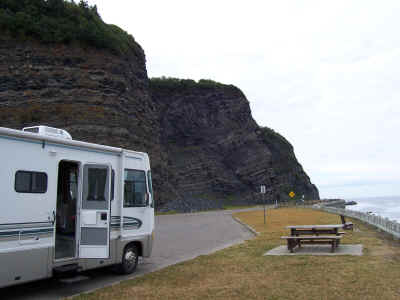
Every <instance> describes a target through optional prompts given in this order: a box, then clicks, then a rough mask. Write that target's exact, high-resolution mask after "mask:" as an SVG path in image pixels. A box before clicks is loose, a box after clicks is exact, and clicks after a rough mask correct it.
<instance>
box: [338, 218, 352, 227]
mask: <svg viewBox="0 0 400 300" xmlns="http://www.w3.org/2000/svg"><path fill="white" fill-rule="evenodd" d="M340 220H342V224H343V229H346V230H347V229H348V230H353V223H352V222H346V219H345V217H344V216H343V215H340Z"/></svg>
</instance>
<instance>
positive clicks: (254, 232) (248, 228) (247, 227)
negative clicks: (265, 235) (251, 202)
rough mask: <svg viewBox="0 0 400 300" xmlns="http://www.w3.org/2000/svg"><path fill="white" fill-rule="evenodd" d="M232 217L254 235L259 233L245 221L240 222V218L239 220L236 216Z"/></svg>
mask: <svg viewBox="0 0 400 300" xmlns="http://www.w3.org/2000/svg"><path fill="white" fill-rule="evenodd" d="M232 219H234V220H235V221H236V222H238V223H239V224H240V225H242V226H244V227H245V228H246V229H247V230H248V231H250V232H251V233H252V234H254V235H255V236H258V235H260V233H259V232H258V231H256V230H255V229H254V228H253V227H251V226H249V225H247V224H246V223H244V222H242V220H240V219H239V218H238V217H235V216H234V215H232Z"/></svg>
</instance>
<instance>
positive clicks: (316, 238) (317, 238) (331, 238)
mask: <svg viewBox="0 0 400 300" xmlns="http://www.w3.org/2000/svg"><path fill="white" fill-rule="evenodd" d="M341 238H342V236H341V235H301V236H282V237H281V239H286V240H287V246H288V250H289V251H290V252H291V253H293V249H294V248H295V247H296V246H299V248H300V247H301V245H302V244H330V245H331V246H332V248H331V252H335V249H336V248H337V247H338V246H339V242H340V239H341Z"/></svg>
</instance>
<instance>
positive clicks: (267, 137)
mask: <svg viewBox="0 0 400 300" xmlns="http://www.w3.org/2000/svg"><path fill="white" fill-rule="evenodd" d="M260 130H261V133H262V138H263V140H264V142H266V143H270V142H271V140H278V141H280V142H281V143H282V144H286V145H287V146H288V147H289V148H291V149H293V146H292V145H291V144H290V143H289V142H288V140H287V139H285V138H284V137H283V136H282V135H281V134H279V133H278V132H276V131H275V130H273V129H271V128H268V127H260Z"/></svg>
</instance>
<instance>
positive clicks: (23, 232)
mask: <svg viewBox="0 0 400 300" xmlns="http://www.w3.org/2000/svg"><path fill="white" fill-rule="evenodd" d="M53 231H54V229H53V228H52V227H51V228H43V229H29V230H11V231H5V230H2V231H0V238H4V237H18V236H20V237H24V236H31V235H43V234H52V233H53Z"/></svg>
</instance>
